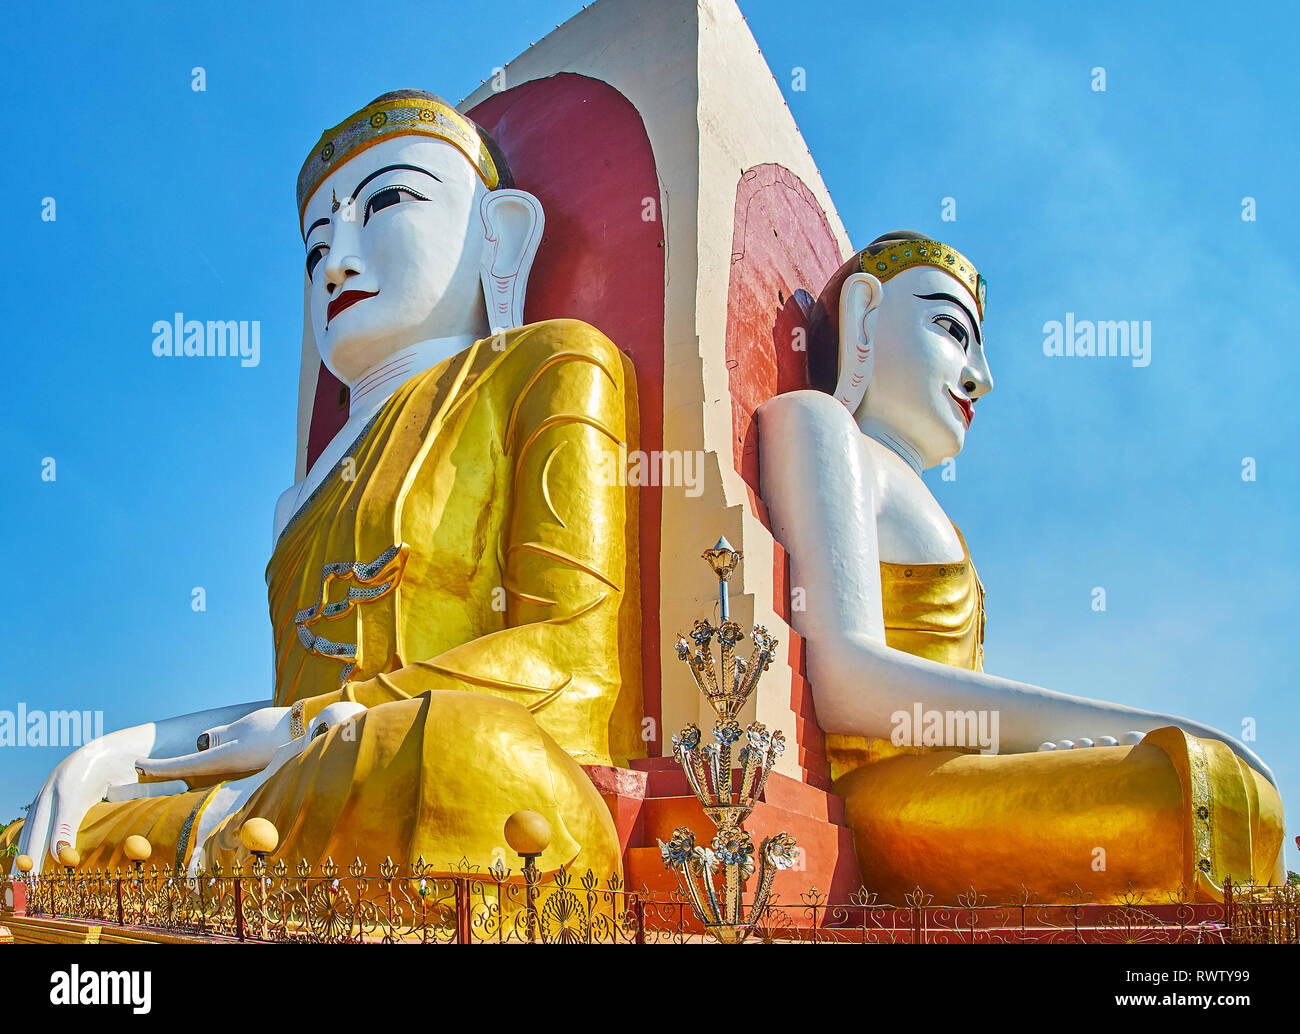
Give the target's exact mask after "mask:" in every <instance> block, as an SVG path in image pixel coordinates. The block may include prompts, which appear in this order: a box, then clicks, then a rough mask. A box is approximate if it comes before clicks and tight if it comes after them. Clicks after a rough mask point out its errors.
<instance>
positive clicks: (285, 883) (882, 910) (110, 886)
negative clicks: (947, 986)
mask: <svg viewBox="0 0 1300 1034" xmlns="http://www.w3.org/2000/svg"><path fill="white" fill-rule="evenodd" d="M12 881H13V882H14V883H16V884H22V885H23V886H24V888H25V901H26V914H27V915H28V916H32V917H39V918H45V919H52V920H68V921H82V922H87V923H93V924H99V925H106V926H107V925H115V926H120V927H124V928H133V929H138V930H146V931H149V930H152V931H156V932H165V933H169V934H176V935H189V936H197V937H204V938H212V939H230V940H235V941H258V942H305V943H385V944H393V943H414V944H486V943H507V942H510V943H546V944H555V943H560V944H590V943H600V944H653V943H683V942H687V941H704V940H712V939H713V938H711V937H706V936H705V935H704V930H703V927H702V926H701V924H700V922H699V920H698V918H697V917H696V916H695V914H694V911H693V909H692V903H691V901H690V900H689V899H688V897H687V895H685V894H684V893H682V892H681V891H680V890H675V891H651V890H647V889H641V890H633V889H630V888H628V887H627V886H626V885H625V884H624V882H623V880H622V879H621V878H620V877H619V876H617V875H615V876H611V877H608V878H604V879H602V878H599V877H597V876H596V875H595V874H594V873H592V872H590V871H588V872H586V873H585V874H582V875H578V874H575V873H569V872H564V871H561V872H558V873H554V874H549V875H547V876H538V875H536V874H535V873H533V874H529V873H528V872H527V871H525V872H522V873H518V872H512V871H511V870H508V869H489V870H487V871H486V872H480V871H474V870H472V869H471V868H470V867H469V866H462V867H461V868H460V869H458V870H454V871H451V872H447V871H435V870H434V869H433V868H432V867H430V866H427V865H425V864H424V863H423V862H416V863H415V864H414V865H412V866H410V867H409V868H401V867H399V866H398V865H397V864H395V863H393V862H391V861H390V862H385V863H384V864H383V865H381V866H380V867H379V869H378V871H377V872H371V871H369V870H368V869H367V867H366V866H365V865H364V864H362V863H361V862H360V861H357V862H354V863H352V864H351V865H349V866H347V867H346V868H342V869H341V868H339V867H338V866H337V865H335V864H334V863H333V862H332V861H329V860H327V861H326V862H325V863H324V864H322V865H321V866H319V867H315V868H313V867H311V866H308V865H306V864H305V863H304V864H300V865H298V866H296V867H294V868H292V869H291V868H290V867H289V866H287V865H286V864H285V863H284V862H283V861H276V862H273V863H270V864H266V863H264V862H262V861H257V862H254V863H253V864H251V865H249V866H247V867H244V868H242V869H235V870H230V871H222V870H220V869H216V870H213V871H211V872H203V873H201V874H199V875H198V876H192V877H181V876H177V875H174V874H173V873H171V872H169V871H167V870H165V869H164V870H159V869H157V868H153V867H150V868H145V867H139V868H137V869H135V870H131V869H127V870H125V871H123V870H115V871H113V872H105V871H78V870H74V871H72V872H66V871H65V872H50V873H45V874H43V875H41V876H39V877H26V878H23V877H19V876H15V877H13V878H12ZM3 919H4V915H3V913H0V921H3ZM752 939H753V940H755V941H762V942H769V943H770V942H775V941H781V942H798V943H807V944H927V943H928V944H941V943H947V944H959V943H961V944H991V943H1021V944H1023V943H1062V944H1064V943H1141V942H1150V943H1227V942H1236V943H1269V944H1300V888H1295V887H1269V888H1262V887H1261V888H1256V887H1253V886H1250V885H1243V884H1232V883H1229V884H1228V885H1227V887H1226V888H1225V901H1224V902H1223V903H1193V902H1192V901H1190V900H1188V895H1187V893H1186V892H1185V891H1184V890H1181V889H1180V890H1179V891H1178V892H1177V893H1174V894H1169V895H1166V896H1165V898H1164V900H1147V899H1144V897H1143V895H1141V894H1138V893H1134V892H1129V893H1126V894H1123V895H1120V896H1119V897H1117V898H1114V899H1113V900H1111V901H1109V902H1104V903H1102V902H1095V901H1092V900H1090V899H1089V898H1088V896H1087V895H1086V894H1084V893H1083V892H1081V891H1079V890H1078V888H1075V891H1074V892H1073V893H1072V894H1070V895H1068V896H1067V899H1066V900H1064V901H1056V902H1040V901H1038V900H1037V899H1036V897H1035V896H1034V895H1033V894H1032V893H1030V892H1029V891H1027V890H1024V889H1023V888H1022V892H1021V894H1020V895H1019V896H1018V898H1017V899H1016V900H1013V901H1009V902H1001V903H996V904H994V903H990V902H989V901H988V900H987V898H986V897H985V896H984V895H982V894H979V893H978V892H976V891H975V890H973V889H972V890H971V891H969V892H968V893H967V894H965V895H961V896H960V897H959V899H958V900H957V901H956V903H952V904H944V903H935V902H934V900H933V897H932V896H931V895H929V894H927V893H925V892H924V891H923V890H921V889H920V888H917V889H916V890H915V891H913V892H912V893H911V894H909V895H907V896H906V898H905V900H904V902H903V903H902V904H899V905H895V904H882V903H879V902H878V901H877V900H876V895H874V894H871V893H869V892H868V891H866V890H865V889H860V890H858V891H857V892H856V893H855V894H853V895H851V896H850V898H849V900H848V901H846V902H832V901H830V900H829V899H828V898H827V896H826V895H825V894H823V893H821V892H820V891H818V890H817V889H816V888H813V889H811V890H809V891H808V892H806V893H803V894H801V895H800V897H799V900H798V901H790V902H783V901H781V900H780V899H779V898H777V897H776V896H775V895H772V896H771V897H769V899H768V900H767V901H766V902H765V903H763V905H762V907H761V909H759V910H757V913H756V916H755V919H754V931H753V938H752Z"/></svg>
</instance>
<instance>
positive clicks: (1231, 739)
mask: <svg viewBox="0 0 1300 1034" xmlns="http://www.w3.org/2000/svg"><path fill="white" fill-rule="evenodd" d="M1143 725H1144V726H1146V729H1145V731H1143V732H1139V731H1137V730H1134V731H1132V732H1126V733H1123V734H1121V735H1120V736H1118V737H1116V736H1078V737H1071V738H1068V739H1060V740H1048V741H1046V742H1044V743H1042V744H1041V745H1040V746H1039V748H1038V749H1039V750H1080V749H1083V748H1087V747H1115V746H1131V745H1132V744H1136V743H1140V742H1142V738H1143V736H1145V735H1146V733H1147V732H1150V731H1151V730H1152V729H1159V728H1162V727H1164V726H1168V725H1173V726H1176V727H1177V728H1179V729H1182V730H1183V732H1185V733H1189V734H1190V735H1192V736H1195V737H1197V738H1198V739H1203V740H1218V741H1219V742H1220V743H1223V744H1225V745H1227V746H1228V747H1229V748H1230V749H1231V750H1232V752H1233V753H1234V754H1236V755H1237V757H1239V758H1241V760H1242V761H1244V762H1245V763H1246V764H1247V765H1249V766H1250V767H1251V768H1253V769H1254V770H1255V771H1256V772H1258V773H1259V774H1260V775H1262V776H1263V777H1264V778H1265V779H1267V780H1268V781H1269V782H1270V783H1272V784H1273V785H1274V786H1277V780H1276V779H1274V777H1273V770H1272V769H1271V768H1269V767H1268V766H1267V765H1266V764H1264V762H1263V760H1261V758H1260V757H1259V755H1258V754H1256V753H1255V752H1254V751H1253V750H1251V749H1250V748H1249V747H1247V746H1246V745H1245V744H1244V743H1242V742H1241V741H1240V740H1239V739H1237V738H1236V737H1235V736H1229V735H1228V734H1227V733H1225V732H1220V731H1219V730H1218V729H1214V728H1211V727H1210V726H1208V725H1202V724H1201V723H1200V722H1192V721H1188V720H1187V719H1186V718H1178V717H1175V716H1174V715H1160V714H1157V715H1151V716H1150V718H1149V719H1148V720H1147V721H1145V722H1143Z"/></svg>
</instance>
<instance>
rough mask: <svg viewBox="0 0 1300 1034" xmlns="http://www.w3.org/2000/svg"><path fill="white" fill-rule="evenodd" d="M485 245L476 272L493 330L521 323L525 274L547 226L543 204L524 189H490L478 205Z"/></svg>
mask: <svg viewBox="0 0 1300 1034" xmlns="http://www.w3.org/2000/svg"><path fill="white" fill-rule="evenodd" d="M479 212H480V214H481V215H482V217H483V236H484V240H485V245H484V248H483V257H482V259H481V260H480V266H479V272H480V275H481V277H482V279H483V297H484V299H486V301H487V308H488V325H489V327H490V328H491V330H492V332H493V333H496V332H497V331H500V330H509V329H510V328H512V327H518V326H522V325H523V322H524V295H525V293H526V292H527V289H528V273H529V271H530V270H531V269H532V268H533V259H534V258H535V257H536V255H537V246H538V245H539V244H540V243H541V240H542V229H543V228H544V227H545V225H546V219H545V216H544V215H543V213H542V204H541V202H540V201H538V200H537V198H535V197H533V195H532V194H529V193H528V192H527V191H523V190H493V191H490V192H489V193H486V194H484V195H483V200H482V202H481V203H480V204H479Z"/></svg>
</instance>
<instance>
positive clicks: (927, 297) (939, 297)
mask: <svg viewBox="0 0 1300 1034" xmlns="http://www.w3.org/2000/svg"><path fill="white" fill-rule="evenodd" d="M915 297H917V298H920V299H921V301H923V302H952V303H953V305H955V306H957V308H959V309H961V311H962V312H964V313H965V314H966V318H967V319H968V320H970V325H971V326H972V327H974V328H975V340H976V341H978V342H979V343H980V344H983V343H984V342H983V340H981V338H980V321H979V320H977V319H976V318H975V314H974V313H972V312H971V311H970V309H968V308H966V303H965V302H963V301H962V300H961V299H960V298H957V297H954V296H953V295H951V294H944V293H942V292H940V293H939V294H918V295H915Z"/></svg>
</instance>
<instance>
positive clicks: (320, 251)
mask: <svg viewBox="0 0 1300 1034" xmlns="http://www.w3.org/2000/svg"><path fill="white" fill-rule="evenodd" d="M329 250H330V249H329V245H328V244H317V245H316V247H314V248H312V249H311V251H309V252H307V279H308V280H310V279H312V276H313V275H314V274H315V272H316V265H317V263H318V262H320V260H321V259H323V258H324V257H325V252H327V251H329Z"/></svg>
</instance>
